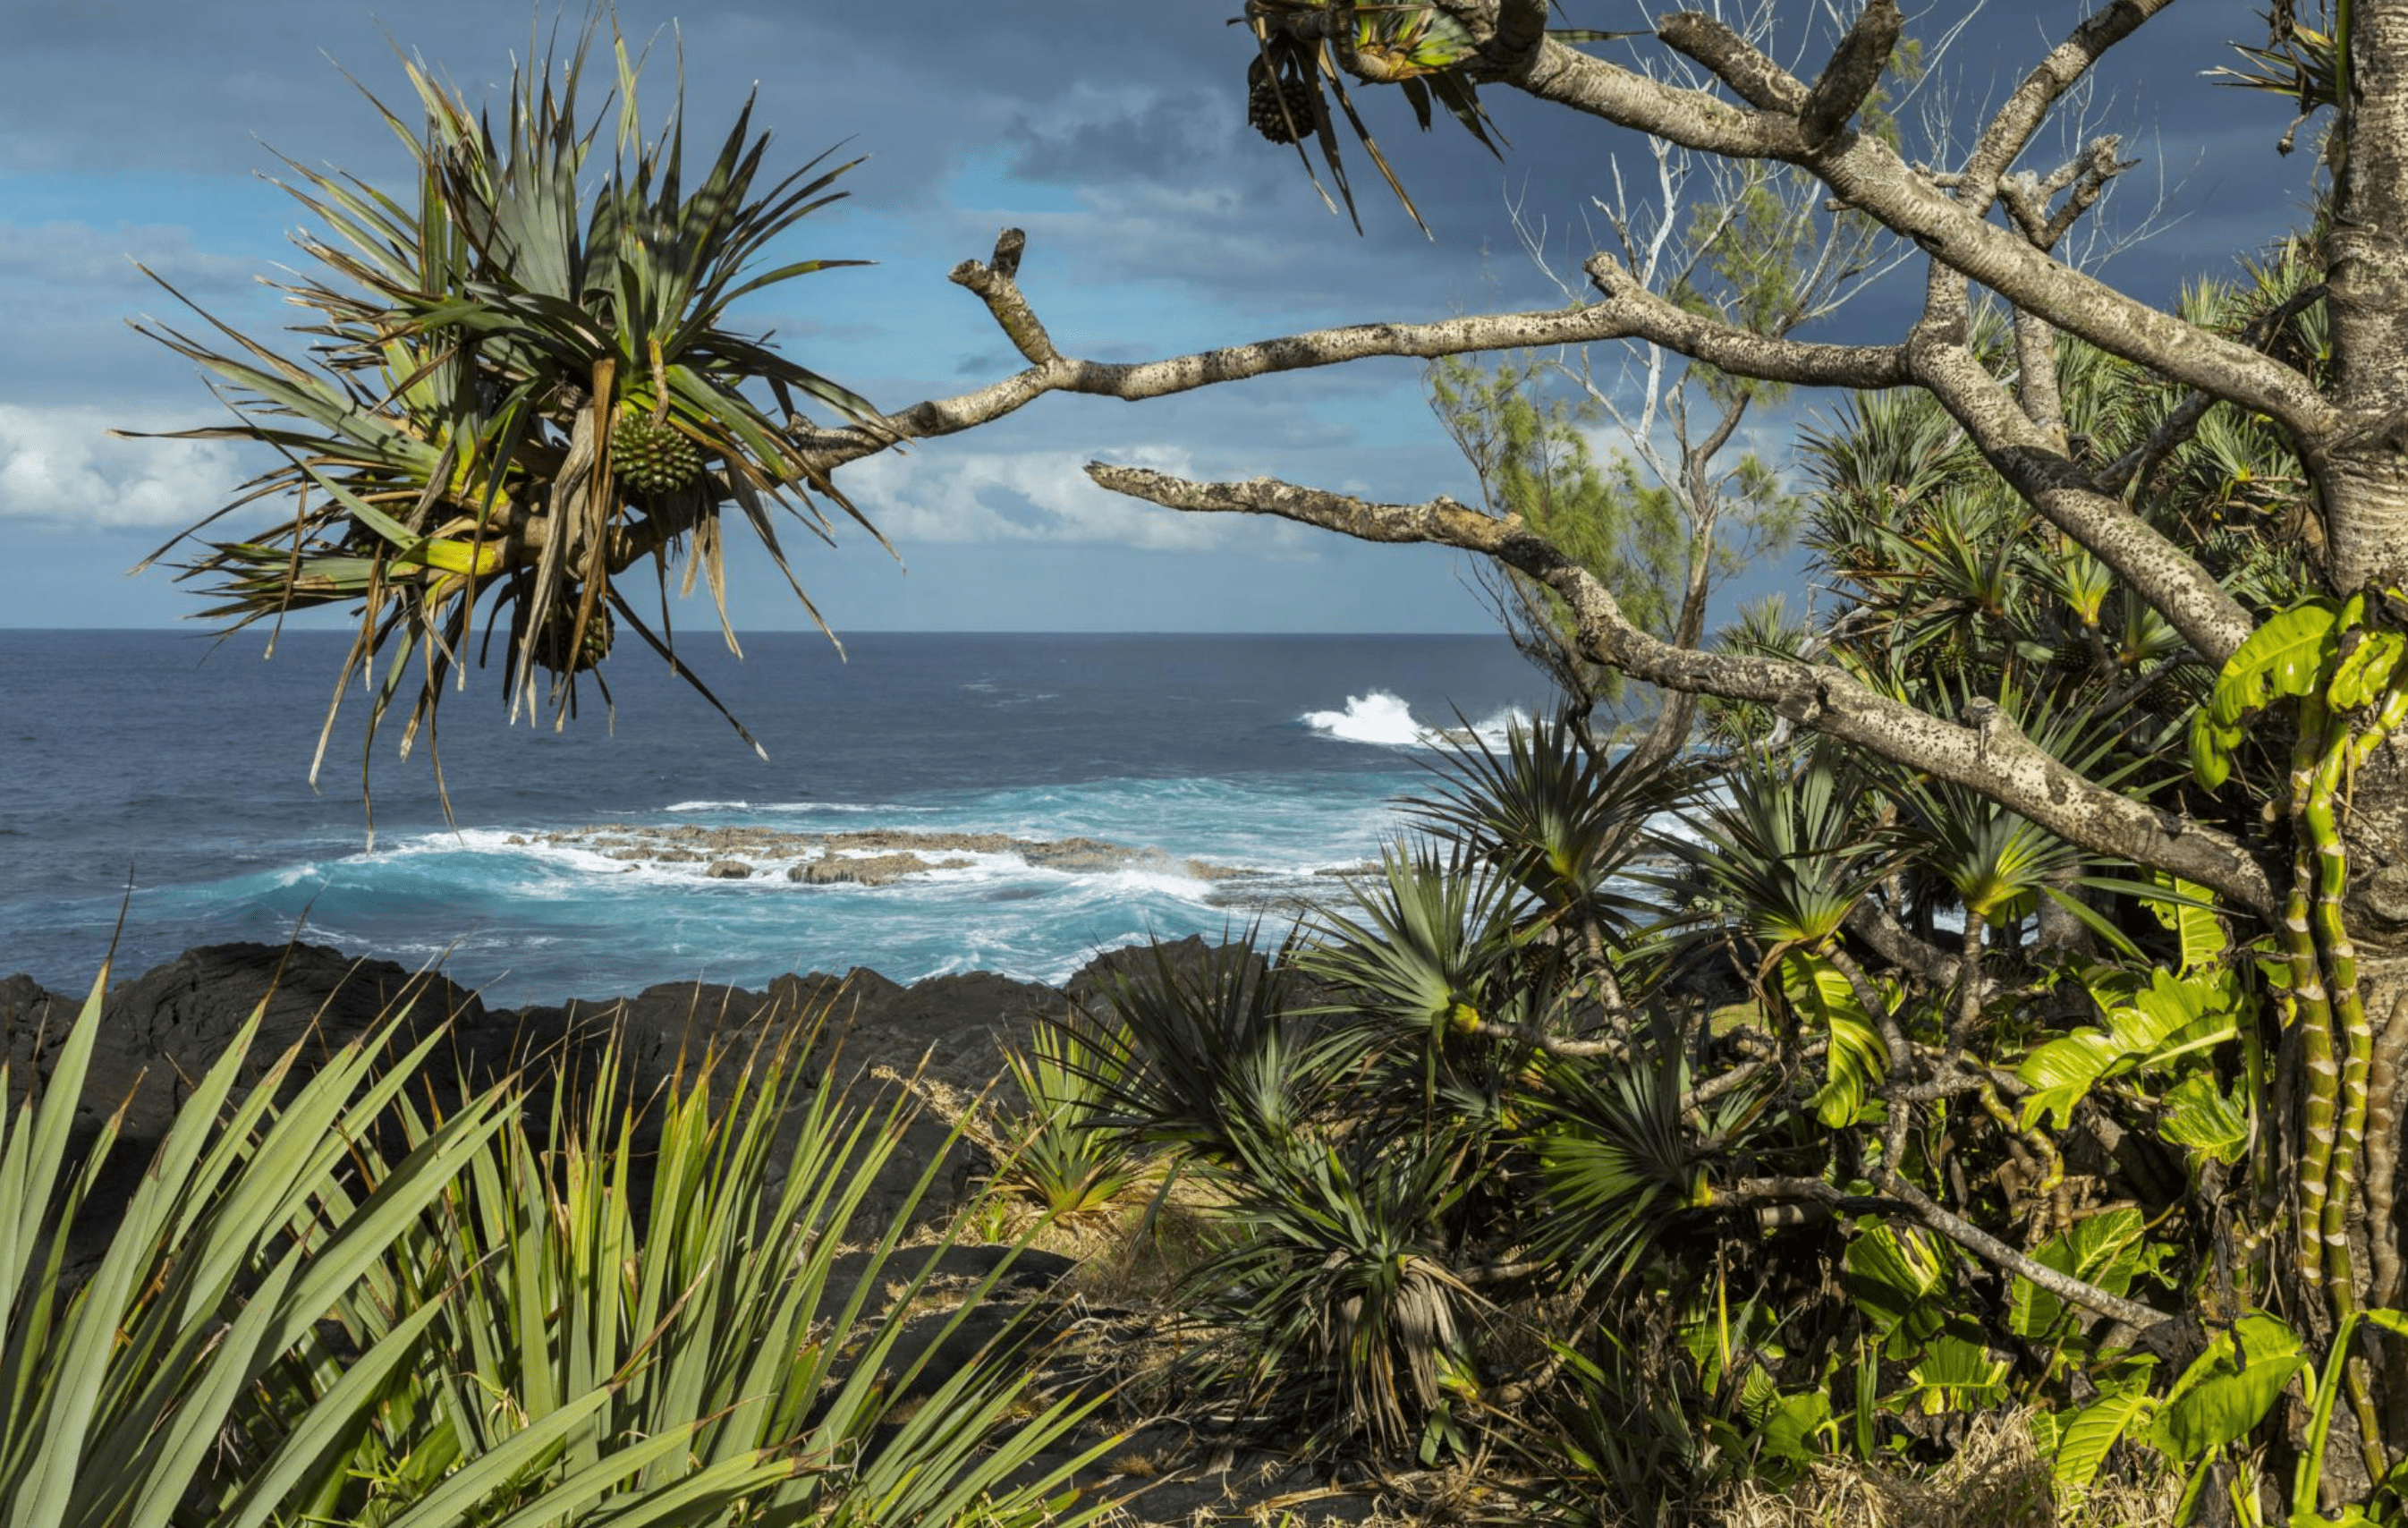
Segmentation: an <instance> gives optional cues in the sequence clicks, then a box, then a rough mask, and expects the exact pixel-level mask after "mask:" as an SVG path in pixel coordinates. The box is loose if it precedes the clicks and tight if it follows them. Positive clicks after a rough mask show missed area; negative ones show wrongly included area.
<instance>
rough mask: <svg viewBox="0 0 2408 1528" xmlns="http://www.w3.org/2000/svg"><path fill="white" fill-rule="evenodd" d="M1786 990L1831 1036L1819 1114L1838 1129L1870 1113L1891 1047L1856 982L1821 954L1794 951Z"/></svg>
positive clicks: (1784, 977) (1784, 969) (1785, 966)
mask: <svg viewBox="0 0 2408 1528" xmlns="http://www.w3.org/2000/svg"><path fill="white" fill-rule="evenodd" d="M1781 986H1782V990H1783V991H1784V992H1785V993H1787V994H1788V997H1789V1001H1790V1002H1792V1003H1793V1004H1795V1005H1796V1006H1797V1008H1798V1011H1799V1014H1800V1016H1803V1017H1805V1018H1806V1019H1807V1021H1808V1023H1809V1025H1810V1026H1811V1027H1812V1028H1814V1029H1817V1030H1820V1031H1823V1032H1824V1033H1825V1034H1827V1035H1828V1036H1829V1038H1830V1045H1829V1048H1828V1050H1827V1051H1826V1052H1825V1053H1824V1082H1823V1086H1822V1087H1821V1088H1818V1089H1817V1090H1816V1091H1815V1093H1814V1096H1813V1100H1812V1101H1811V1102H1812V1103H1813V1105H1814V1117H1816V1118H1817V1119H1820V1120H1821V1121H1822V1122H1823V1123H1824V1124H1826V1125H1828V1126H1830V1127H1832V1128H1833V1129H1834V1130H1837V1129H1840V1128H1841V1127H1842V1126H1847V1125H1853V1124H1855V1123H1856V1122H1857V1121H1858V1120H1860V1119H1862V1118H1863V1117H1865V1113H1866V1109H1867V1107H1868V1100H1869V1099H1870V1098H1871V1094H1872V1090H1873V1089H1874V1088H1877V1087H1879V1086H1880V1084H1881V1080H1882V1078H1883V1077H1885V1076H1886V1075H1887V1074H1888V1072H1889V1051H1888V1049H1887V1048H1886V1047H1885V1045H1883V1044H1882V1040H1881V1036H1880V1035H1879V1034H1878V1033H1876V1032H1875V1031H1874V1030H1873V1026H1872V1021H1871V1017H1870V1016H1867V1014H1866V1013H1865V1009H1864V1004H1863V1003H1861V1002H1858V1001H1857V1000H1856V987H1855V984H1853V983H1851V982H1850V981H1849V980H1848V978H1847V977H1846V976H1845V975H1843V974H1842V973H1841V972H1840V969H1839V968H1838V967H1836V966H1834V965H1832V964H1831V962H1830V961H1828V960H1827V959H1823V958H1822V957H1821V956H1818V955H1810V954H1807V953H1806V952H1804V951H1796V952H1793V953H1791V954H1790V955H1789V956H1788V957H1787V958H1785V959H1784V960H1783V961H1782V963H1781Z"/></svg>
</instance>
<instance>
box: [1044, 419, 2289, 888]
mask: <svg viewBox="0 0 2408 1528" xmlns="http://www.w3.org/2000/svg"><path fill="white" fill-rule="evenodd" d="M1087 475H1088V476H1089V477H1090V478H1092V479H1094V480H1095V481H1096V483H1098V484H1100V485H1101V486H1103V487H1105V488H1108V489H1111V491H1113V492H1115V493H1122V494H1127V495H1129V496H1131V497H1137V498H1142V499H1145V500H1147V501H1148V502H1150V503H1154V504H1160V505H1163V506H1165V507H1166V508H1169V509H1176V510H1185V511H1192V512H1208V513H1210V512H1218V513H1230V512H1237V513H1249V514H1274V515H1278V516H1280V517H1281V518H1283V519H1287V520H1293V521H1296V522H1297V523H1298V524H1301V525H1309V526H1321V527H1323V528H1324V529H1328V530H1337V531H1341V532H1343V533H1345V534H1347V535H1349V536H1353V537H1355V538H1356V539H1357V540H1359V541H1390V542H1429V543H1433V544H1436V545H1440V546H1452V547H1455V548H1458V549H1460V550H1462V551H1466V552H1475V553H1479V554H1480V555H1484V556H1488V557H1493V558H1495V559H1496V560H1498V562H1500V563H1503V564H1505V565H1506V566H1508V567H1511V568H1514V569H1519V570H1520V571H1522V572H1524V573H1526V574H1527V575H1529V576H1530V577H1532V578H1534V579H1537V580H1538V581H1539V582H1541V583H1542V584H1546V585H1547V586H1548V587H1550V588H1552V589H1554V590H1555V592H1556V593H1557V594H1559V595H1561V596H1563V598H1564V599H1565V601H1566V602H1567V603H1568V604H1569V605H1570V608H1571V612H1572V614H1573V617H1574V619H1575V621H1576V623H1577V625H1578V629H1579V632H1580V640H1581V644H1582V647H1583V650H1584V652H1586V653H1587V655H1588V656H1590V657H1591V658H1592V659H1594V660H1595V661H1598V662H1600V663H1606V664H1611V665H1613V667H1615V668H1618V669H1620V670H1622V671H1623V672H1625V673H1627V674H1628V675H1630V676H1631V677H1632V678H1634V679H1643V680H1646V681H1648V682H1649V683H1651V684H1656V685H1664V686H1665V687H1666V688H1669V689H1678V690H1685V691H1689V692H1692V693H1696V694H1703V695H1718V696H1723V697H1726V698H1727V699H1735V700H1754V701H1756V702H1758V703H1760V704H1763V705H1767V706H1769V707H1770V708H1771V709H1772V710H1774V711H1775V712H1777V713H1778V714H1781V715H1783V716H1785V717H1787V718H1788V719H1789V720H1790V721H1792V722H1793V723H1795V724H1797V725H1799V726H1802V727H1810V728H1813V729H1815V730H1816V731H1819V732H1822V733H1824V734H1826V735H1828V736H1830V737H1834V738H1838V739H1840V740H1842V742H1850V743H1854V744H1856V746H1859V747H1862V748H1865V749H1867V750H1869V751H1871V752H1872V753H1875V754H1879V755H1881V756H1882V757H1885V758H1891V759H1896V760H1898V761H1899V762H1901V763H1906V764H1911V765H1913V766H1914V768H1916V769H1919V770H1923V771H1927V772H1928V773H1930V774H1932V775H1933V776H1935V777H1936V778H1939V779H1942V780H1950V781H1954V782H1956V783H1957V784H1959V785H1963V786H1968V787H1970V788H1971V789H1973V790H1977V791H1979V792H1981V793H1982V794H1983V795H1985V796H1987V797H1988V798H1990V799H1991V800H1995V801H1998V802H1999V803H2000V805H2002V806H2006V807H2009V808H2011V809H2013V810H2014V811H2016V812H2019V813H2021V814H2023V815H2025V816H2027V817H2028V818H2030V819H2031V820H2032V821H2033V822H2035V823H2038V824H2039V825H2040V826H2042V827H2043V828H2045V829H2048V830H2049V831H2051V832H2053V833H2056V834H2057V836H2058V837H2060V838H2062V839H2064V840H2065V841H2066V842H2068V843H2073V844H2077V845H2079V846H2081V847H2083V848H2086V849H2089V850H2092V851H2093V852H2095V853H2099V854H2105V855H2113V856H2115V857H2117V858H2124V859H2129V860H2132V861H2134V862H2136V863H2139V864H2143V865H2148V866H2153V867H2156V868H2158V869H2163V870H2167V871H2170V872H2173V873H2175V874H2179V875H2182V876H2184V877H2185V878H2186V879H2188V880H2192V881H2196V882H2198V883H2200V885H2201V886H2206V887H2214V888H2215V889H2216V890H2218V891H2220V892H2222V893H2224V894H2225V895H2226V896H2228V897H2229V898H2231V899H2232V900H2233V901H2234V902H2236V903H2238V904H2239V905H2241V906H2243V907H2247V908H2250V909H2252V910H2253V911H2256V912H2257V913H2258V914H2260V915H2263V916H2267V917H2269V918H2271V917H2272V916H2273V915H2274V914H2275V910H2276V906H2277V901H2278V900H2277V898H2276V897H2275V895H2274V893H2273V889H2272V884H2271V882H2270V881H2269V880H2268V878H2267V875H2266V872H2265V869H2264V867H2262V866H2260V865H2259V864H2258V863H2257V861H2256V860H2255V859H2253V858H2250V856H2249V855H2248V854H2247V853H2246V852H2244V851H2243V849H2242V848H2241V847H2240V845H2238V844H2237V843H2233V842H2232V841H2231V840H2230V839H2229V838H2227V837H2225V836H2224V835H2223V834H2221V833H2218V832H2215V831H2214V830H2213V829H2205V828H2202V827H2200V826H2198V825H2196V824H2187V823H2185V822H2184V821H2183V820H2182V819H2180V818H2178V817H2175V816H2173V815H2171V814H2168V813H2164V812H2160V811H2157V809H2156V808H2153V807H2150V806H2148V805H2146V804H2145V803H2143V802H2140V801H2136V800H2130V799H2129V798H2128V797H2125V796H2123V795H2121V794H2119V793H2118V792H2115V791H2113V790H2109V789H2107V788H2106V787H2104V786H2099V785H2096V784H2094V783H2093V782H2091V781H2089V780H2087V779H2085V778H2084V777H2083V776H2082V775H2081V774H2079V773H2077V772H2075V771H2072V770H2071V769H2068V768H2067V767H2066V766H2065V765H2063V764H2062V763H2060V762H2058V761H2057V759H2055V758H2052V757H2049V756H2048V755H2047V754H2046V753H2044V752H2042V750H2041V749H2040V748H2039V747H2037V746H2036V745H2034V744H2033V743H2032V742H2030V741H2029V740H2028V739H2027V738H2025V737H2024V736H2023V735H2022V734H2021V733H2020V732H2017V731H2016V730H2014V728H1989V729H1985V732H1977V731H1976V730H1975V729H1974V728H1968V727H1959V726H1957V725H1955V724H1953V723H1950V722H1944V721H1942V720H1940V719H1939V718H1938V717H1936V716H1931V715H1928V714H1925V713H1923V712H1921V711H1918V710H1916V709H1914V707H1912V706H1909V705H1906V704H1903V703H1902V702H1899V701H1898V700H1894V699H1890V698H1889V697H1887V696H1885V695H1882V694H1880V693H1878V692H1876V691H1874V690H1873V689H1871V688H1870V687H1869V686H1867V685H1863V684H1861V683H1859V682H1857V681H1856V680H1855V679H1853V678H1851V677H1850V676H1849V675H1847V674H1846V673H1844V672H1842V670H1838V669H1834V668H1829V667H1826V666H1823V665H1819V664H1810V663H1801V662H1798V661H1795V660H1792V659H1785V658H1767V657H1756V656H1743V655H1740V654H1735V653H1719V652H1715V653H1709V652H1697V651H1692V650H1689V649H1684V648H1680V647H1675V646H1673V645H1672V644H1670V643H1669V642H1665V641H1661V640H1659V639H1657V638H1656V637H1654V636H1651V635H1649V634H1648V633H1647V632H1646V631H1645V630H1643V629H1641V627H1637V626H1634V625H1633V624H1631V622H1630V621H1629V620H1628V619H1627V618H1626V617H1625V616H1624V615H1623V613H1622V610H1621V607H1620V606H1619V604H1617V603H1616V602H1615V600H1614V598H1613V594H1612V593H1611V592H1610V591H1609V590H1607V589H1606V587H1605V586H1604V585H1603V584H1600V583H1598V580H1597V579H1596V578H1595V577H1594V576H1593V575H1592V574H1590V573H1589V571H1588V570H1587V569H1584V568H1583V567H1581V566H1580V565H1579V564H1578V563H1575V562H1573V561H1572V560H1571V559H1570V558H1569V557H1567V556H1566V555H1564V554H1563V553H1562V552H1561V551H1560V550H1559V549H1558V548H1556V547H1555V545H1554V543H1552V542H1550V541H1546V540H1545V539H1544V538H1542V537H1540V536H1537V535H1534V534H1532V533H1531V532H1530V531H1529V530H1528V528H1527V526H1524V525H1523V523H1522V522H1521V520H1520V519H1518V518H1515V517H1507V518H1504V519H1494V518H1491V517H1490V516H1488V515H1484V514H1482V513H1480V512H1478V511H1476V510H1472V509H1469V508H1467V507H1465V506H1464V505H1462V504H1459V503H1457V502H1455V500H1454V499H1452V498H1447V497H1440V498H1435V499H1432V500H1430V501H1428V502H1427V503H1424V504H1377V503H1370V502H1368V501H1366V500H1363V499H1359V498H1353V497H1347V496H1345V495H1341V494H1333V493H1328V492H1326V491H1324V490H1321V489H1314V488H1305V487H1299V486H1297V485H1296V484H1294V483H1281V482H1279V481H1277V480H1275V479H1269V478H1257V479H1254V480H1252V481H1250V482H1245V483H1192V482H1188V481H1186V480H1184V479H1181V478H1174V477H1170V476H1168V475H1167V474H1164V473H1161V472H1155V471H1152V470H1149V469H1147V468H1130V467H1114V466H1111V465H1108V464H1105V463H1101V462H1097V463H1091V464H1089V466H1088V468H1087Z"/></svg>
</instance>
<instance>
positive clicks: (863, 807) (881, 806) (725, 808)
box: [661, 801, 943, 813]
mask: <svg viewBox="0 0 2408 1528" xmlns="http://www.w3.org/2000/svg"><path fill="white" fill-rule="evenodd" d="M661 810H662V811H664V812H681V813H691V812H939V811H942V810H943V808H941V807H934V806H907V805H905V804H904V803H902V802H899V801H762V802H760V803H758V804H755V803H753V802H752V801H678V802H676V803H674V804H672V805H669V806H665V807H663V808H661Z"/></svg>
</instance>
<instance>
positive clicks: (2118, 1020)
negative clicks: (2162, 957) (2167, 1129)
mask: <svg viewBox="0 0 2408 1528" xmlns="http://www.w3.org/2000/svg"><path fill="white" fill-rule="evenodd" d="M2244 1007H2245V1000H2244V999H2243V997H2242V995H2241V991H2240V988H2239V987H2238V985H2237V984H2236V983H2235V981H2234V980H2233V975H2232V973H2231V972H2230V971H2229V970H2227V969H2224V968H2217V969H2214V970H2211V971H2202V972H2199V973H2194V974H2192V975H2189V976H2176V975H2174V974H2172V973H2170V972H2165V971H2159V972H2157V973H2154V974H2153V975H2152V976H2151V977H2150V979H2149V985H2148V986H2146V987H2141V988H2139V989H2138V990H2136V991H2135V992H2133V994H2132V999H2131V1002H2129V1003H2128V1004H2127V1005H2125V1006H2123V1007H2119V1008H2116V1009H2114V1010H2113V1011H2111V1012H2110V1013H2109V1014H2108V1015H2107V1016H2106V1018H2107V1022H2106V1024H2105V1026H2104V1027H2103V1028H2100V1029H2095V1030H2092V1029H2085V1030H2077V1031H2074V1032H2073V1033H2071V1034H2070V1035H2065V1036H2063V1037H2061V1038H2059V1039H2056V1040H2052V1041H2050V1042H2048V1043H2047V1044H2046V1045H2042V1046H2040V1047H2039V1048H2038V1049H2036V1050H2034V1051H2033V1052H2032V1053H2031V1054H2030V1055H2029V1056H2027V1057H2025V1058H2024V1062H2023V1064H2022V1065H2021V1066H2019V1067H2017V1068H2016V1069H2015V1074H2016V1075H2017V1076H2018V1077H2020V1078H2022V1079H2023V1081H2024V1083H2025V1084H2026V1085H2027V1086H2028V1087H2029V1088H2031V1089H2032V1091H2031V1093H2030V1094H2029V1096H2028V1097H2027V1098H2025V1100H2024V1105H2023V1115H2022V1125H2023V1128H2024V1129H2026V1130H2029V1129H2030V1128H2031V1126H2032V1122H2033V1121H2034V1120H2035V1119H2038V1118H2039V1117H2041V1116H2042V1115H2043V1114H2045V1115H2048V1116H2050V1117H2053V1119H2054V1120H2055V1123H2056V1128H2057V1129H2058V1130H2064V1129H2066V1128H2067V1127H2068V1126H2069V1125H2070V1124H2071V1122H2072V1115H2073V1106H2074V1105H2075V1104H2076V1103H2080V1102H2081V1101H2082V1099H2083V1098H2084V1096H2085V1095H2086V1094H2087V1093H2088V1092H2089V1091H2090V1089H2091V1088H2094V1087H2096V1086H2098V1085H2099V1084H2100V1082H2103V1081H2104V1080H2106V1079H2107V1078H2109V1077H2113V1076H2117V1075H2120V1074H2123V1073H2126V1072H2129V1071H2131V1070H2133V1069H2134V1068H2135V1067H2146V1066H2162V1065H2165V1064H2166V1063H2168V1062H2170V1061H2172V1060H2175V1059H2177V1058H2178V1057H2181V1056H2185V1055H2187V1054H2189V1053H2190V1052H2192V1051H2196V1050H2204V1049H2206V1048H2208V1047H2209V1046H2211V1045H2218V1044H2221V1043H2222V1042H2223V1041H2225V1040H2229V1039H2230V1038H2231V1037H2232V1036H2233V1034H2234V1032H2235V1031H2234V1015H2235V1014H2236V1013H2239V1012H2241V1011H2243V1009H2244Z"/></svg>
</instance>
